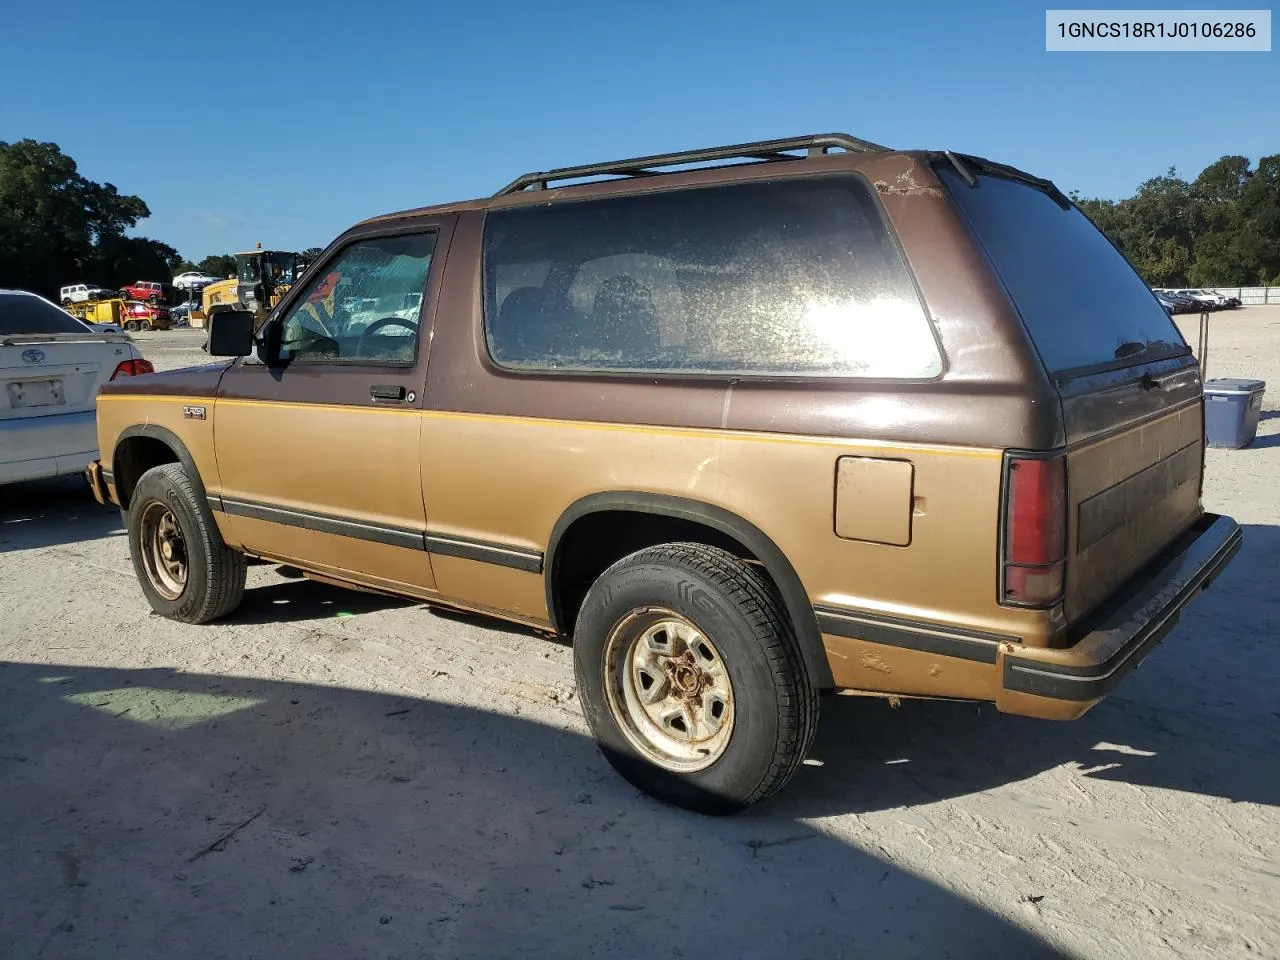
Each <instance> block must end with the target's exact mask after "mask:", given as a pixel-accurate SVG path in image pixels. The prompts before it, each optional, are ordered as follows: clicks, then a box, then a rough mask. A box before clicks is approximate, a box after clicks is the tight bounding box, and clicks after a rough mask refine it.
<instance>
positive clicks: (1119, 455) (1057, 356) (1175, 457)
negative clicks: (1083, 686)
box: [937, 158, 1204, 622]
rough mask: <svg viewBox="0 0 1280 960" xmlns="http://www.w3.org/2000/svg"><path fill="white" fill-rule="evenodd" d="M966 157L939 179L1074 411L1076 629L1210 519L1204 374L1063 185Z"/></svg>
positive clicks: (1070, 459) (1071, 481)
mask: <svg viewBox="0 0 1280 960" xmlns="http://www.w3.org/2000/svg"><path fill="white" fill-rule="evenodd" d="M958 162H959V164H960V167H961V169H956V166H955V165H953V164H952V163H951V162H950V161H949V160H948V161H947V162H945V163H940V164H939V165H938V167H937V170H938V173H939V176H940V177H941V179H942V180H943V182H944V184H945V185H946V187H947V189H948V192H949V194H950V195H951V197H952V199H953V201H954V203H955V206H956V207H957V208H958V210H959V212H960V213H961V215H962V217H963V218H964V219H965V220H966V221H967V222H968V225H969V227H970V229H971V231H972V232H973V234H974V236H975V237H976V239H977V240H978V242H979V244H980V245H981V246H982V247H983V249H984V250H985V252H986V255H987V257H988V259H989V260H990V262H991V264H992V266H993V268H994V270H995V272H996V274H997V275H998V276H999V278H1000V280H1001V282H1002V283H1003V285H1004V287H1005V289H1006V291H1007V293H1008V295H1009V298H1010V300H1011V301H1012V303H1013V305H1014V307H1015V308H1016V310H1017V311H1018V313H1019V314H1020V315H1021V318H1022V321H1023V324H1024V325H1025V327H1026V330H1027V333H1028V335H1029V337H1030V339H1031V341H1032V343H1033V344H1034V346H1035V349H1036V351H1037V352H1038V353H1039V355H1040V359H1041V361H1042V362H1043V364H1044V367H1045V370H1046V372H1047V373H1048V374H1049V378H1050V380H1051V381H1052V382H1053V383H1054V385H1055V387H1056V389H1057V393H1058V397H1059V400H1060V402H1061V404H1062V420H1063V426H1064V430H1065V441H1066V451H1065V454H1066V455H1065V462H1066V489H1065V500H1066V510H1067V513H1066V542H1065V570H1064V577H1065V587H1064V590H1065V592H1064V596H1063V608H1064V613H1065V615H1066V618H1067V620H1068V622H1075V621H1077V620H1079V619H1080V618H1082V617H1083V616H1085V615H1086V614H1088V613H1089V612H1090V611H1092V610H1093V609H1094V608H1095V607H1097V605H1098V604H1099V603H1100V602H1102V601H1103V600H1105V599H1106V598H1107V597H1108V596H1109V595H1111V594H1112V593H1113V592H1114V591H1115V590H1116V589H1117V588H1119V587H1120V586H1121V585H1122V584H1123V583H1124V582H1125V581H1126V580H1128V579H1129V578H1130V577H1132V576H1133V574H1134V573H1135V572H1137V571H1138V570H1139V569H1140V568H1141V567H1142V566H1143V565H1145V564H1146V563H1147V562H1148V561H1150V560H1151V559H1152V558H1153V557H1154V556H1155V555H1156V554H1157V553H1159V552H1160V551H1161V550H1162V549H1163V548H1164V547H1166V546H1167V545H1168V544H1169V543H1170V542H1171V541H1173V540H1174V539H1176V538H1177V537H1178V536H1179V535H1180V534H1181V533H1182V532H1184V531H1185V530H1186V529H1187V528H1188V527H1189V526H1190V525H1191V524H1192V523H1194V522H1195V520H1196V519H1197V518H1198V517H1199V516H1200V513H1201V507H1200V478H1201V474H1202V469H1203V443H1204V428H1203V404H1202V389H1201V383H1200V374H1199V367H1198V365H1197V364H1196V361H1195V359H1194V357H1193V356H1192V354H1191V349H1190V347H1189V346H1188V345H1187V343H1186V341H1185V340H1184V339H1183V337H1182V335H1181V333H1179V331H1178V328H1177V327H1176V326H1175V325H1174V323H1173V321H1172V319H1171V318H1170V317H1169V315H1168V314H1167V313H1165V311H1164V309H1163V308H1162V307H1161V306H1160V304H1159V302H1158V301H1157V300H1156V299H1155V296H1154V295H1153V294H1152V292H1151V290H1150V289H1149V288H1148V287H1147V285H1146V284H1145V283H1144V282H1143V281H1142V279H1141V278H1140V277H1139V276H1138V274H1137V273H1136V272H1135V271H1134V270H1133V268H1132V267H1131V266H1130V264H1129V262H1128V261H1127V260H1126V259H1125V258H1124V257H1123V256H1122V255H1121V254H1120V253H1119V251H1117V250H1116V248H1115V247H1114V246H1113V245H1112V244H1111V242H1110V241H1109V240H1108V239H1107V238H1106V237H1105V236H1104V235H1103V234H1102V233H1101V232H1099V231H1098V230H1097V228H1095V227H1094V226H1093V224H1092V223H1091V222H1090V221H1089V220H1088V218H1087V217H1085V216H1084V214H1083V213H1081V212H1080V211H1079V210H1078V209H1077V208H1076V207H1075V206H1074V205H1072V204H1071V203H1070V201H1068V200H1067V199H1066V198H1065V197H1064V196H1062V194H1061V193H1059V192H1058V191H1057V189H1056V188H1055V187H1053V186H1052V185H1051V184H1048V183H1047V182H1045V181H1038V180H1035V179H1034V178H1030V177H1027V176H1026V175H1024V174H1019V173H1018V172H1017V171H1012V170H1010V169H1008V168H1001V167H998V166H996V165H988V164H987V163H986V162H985V161H980V160H978V159H977V158H960V159H959V161H958ZM970 180H972V184H971V183H970Z"/></svg>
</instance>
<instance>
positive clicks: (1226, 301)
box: [1202, 291, 1240, 310]
mask: <svg viewBox="0 0 1280 960" xmlns="http://www.w3.org/2000/svg"><path fill="white" fill-rule="evenodd" d="M1202 292H1203V293H1208V294H1212V296H1215V297H1217V302H1219V310H1234V308H1235V307H1238V306H1240V298H1239V297H1229V296H1226V294H1225V293H1221V292H1219V291H1202Z"/></svg>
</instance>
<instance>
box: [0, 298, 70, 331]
mask: <svg viewBox="0 0 1280 960" xmlns="http://www.w3.org/2000/svg"><path fill="white" fill-rule="evenodd" d="M88 332H89V330H88V328H87V327H86V326H85V325H84V324H83V323H81V322H80V321H79V320H77V319H76V318H75V317H73V316H71V315H70V314H68V313H65V312H64V311H62V310H59V309H58V308H57V307H55V306H54V305H53V304H51V303H49V302H48V301H47V300H41V299H40V298H39V297H29V296H27V295H26V294H21V293H0V336H15V335H17V334H23V333H88Z"/></svg>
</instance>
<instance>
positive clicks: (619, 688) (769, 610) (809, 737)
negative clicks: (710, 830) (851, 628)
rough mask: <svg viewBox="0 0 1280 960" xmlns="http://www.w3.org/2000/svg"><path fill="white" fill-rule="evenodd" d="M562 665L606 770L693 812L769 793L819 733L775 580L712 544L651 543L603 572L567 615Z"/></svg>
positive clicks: (723, 809)
mask: <svg viewBox="0 0 1280 960" xmlns="http://www.w3.org/2000/svg"><path fill="white" fill-rule="evenodd" d="M574 667H575V672H576V674H577V681H578V690H579V696H580V698H581V700H582V705H583V710H584V712H585V713H586V718H587V722H588V724H589V725H590V727H591V731H592V733H593V734H594V736H595V738H596V742H597V744H598V745H599V747H600V749H601V751H602V752H603V753H604V755H605V757H606V758H607V759H608V761H609V763H610V764H612V765H613V767H614V769H616V770H617V771H618V772H619V773H620V774H622V776H623V777H625V778H626V779H627V780H629V781H630V782H631V783H632V784H633V785H635V786H636V787H638V788H639V789H640V790H643V791H644V792H645V793H648V794H650V795H651V796H653V797H655V798H657V799H658V800H661V801H662V802H664V803H669V804H673V805H675V806H679V807H683V808H685V809H688V810H694V811H697V812H699V813H706V814H712V815H717V816H719V815H725V814H731V813H736V812H738V811H740V810H742V809H745V808H746V807H748V806H750V805H751V804H754V803H757V802H759V801H761V800H764V799H766V798H768V797H770V796H772V795H773V794H775V793H777V792H778V791H779V790H781V789H782V788H783V787H784V786H785V785H786V784H787V783H788V781H790V779H791V777H792V776H793V775H794V774H795V772H796V770H797V769H798V768H799V766H800V763H801V761H803V759H804V757H805V754H806V753H807V752H808V750H809V747H810V745H811V744H812V742H813V736H814V732H815V731H816V729H817V722H818V693H817V690H816V689H815V688H814V686H813V683H812V682H811V680H810V677H809V675H808V671H807V669H806V666H805V661H804V656H803V653H802V651H801V647H800V642H799V640H798V639H797V638H796V634H795V630H794V629H793V627H792V624H791V622H790V620H789V618H788V617H787V614H786V610H785V607H784V606H783V603H782V600H781V598H780V596H779V595H778V592H777V590H776V588H775V587H774V586H773V584H772V583H770V582H769V580H768V579H767V578H766V577H765V576H764V575H763V573H762V572H761V571H759V570H758V569H756V568H755V567H753V566H751V565H750V564H747V563H744V562H743V561H742V560H740V559H739V558H737V557H735V556H733V555H732V554H730V553H728V552H726V551H724V550H720V549H717V548H714V547H708V546H705V545H702V544H697V543H671V544H663V545H661V546H656V547H649V548H646V549H644V550H640V551H638V552H636V553H633V554H631V555H630V556H628V557H624V558H623V559H622V560H619V561H618V562H617V563H615V564H614V565H613V566H611V567H610V568H609V569H608V570H606V571H605V572H604V573H603V574H602V575H601V576H600V578H599V579H598V580H597V581H596V582H595V584H594V585H593V586H592V587H591V589H590V591H589V592H588V594H587V597H586V599H585V600H584V602H583V604H582V609H581V610H580V612H579V614H578V620H577V625H576V628H575V633H574ZM726 726H728V727H729V729H728V730H727V731H726V730H725V727H726Z"/></svg>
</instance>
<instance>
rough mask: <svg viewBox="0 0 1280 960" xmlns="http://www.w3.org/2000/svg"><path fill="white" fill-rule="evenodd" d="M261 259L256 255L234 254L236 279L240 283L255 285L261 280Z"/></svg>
mask: <svg viewBox="0 0 1280 960" xmlns="http://www.w3.org/2000/svg"><path fill="white" fill-rule="evenodd" d="M261 261H262V257H261V256H259V255H258V254H256V253H252V254H243V253H237V254H236V278H237V279H238V280H239V281H240V282H241V283H256V282H257V281H258V280H259V279H260V278H261V272H260V271H261Z"/></svg>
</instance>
